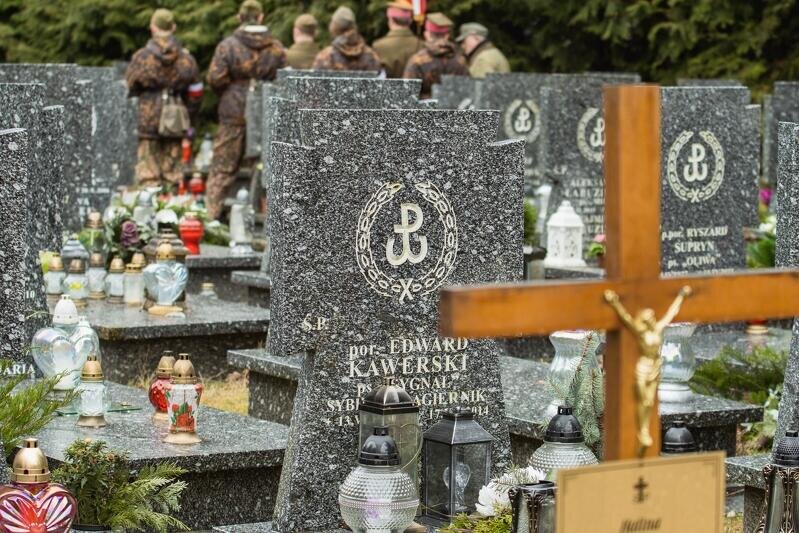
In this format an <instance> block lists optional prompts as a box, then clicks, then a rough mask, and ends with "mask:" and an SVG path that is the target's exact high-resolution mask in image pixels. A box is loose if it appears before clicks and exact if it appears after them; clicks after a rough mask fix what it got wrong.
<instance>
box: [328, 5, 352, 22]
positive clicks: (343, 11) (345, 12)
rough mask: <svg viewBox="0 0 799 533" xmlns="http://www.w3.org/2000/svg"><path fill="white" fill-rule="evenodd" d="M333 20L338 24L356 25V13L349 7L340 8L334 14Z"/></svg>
mask: <svg viewBox="0 0 799 533" xmlns="http://www.w3.org/2000/svg"><path fill="white" fill-rule="evenodd" d="M333 20H334V21H336V22H346V23H349V24H355V13H353V11H352V9H350V8H348V7H347V6H339V7H338V9H336V10H335V11H334V12H333Z"/></svg>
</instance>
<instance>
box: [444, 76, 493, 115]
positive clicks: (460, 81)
mask: <svg viewBox="0 0 799 533" xmlns="http://www.w3.org/2000/svg"><path fill="white" fill-rule="evenodd" d="M482 85H483V80H481V79H477V78H472V77H469V76H454V75H452V74H444V75H443V76H441V83H436V84H434V85H433V94H432V96H433V99H434V100H436V101H437V102H438V108H439V109H461V110H464V109H479V108H478V102H477V101H478V99H479V97H478V94H480V92H481V87H482Z"/></svg>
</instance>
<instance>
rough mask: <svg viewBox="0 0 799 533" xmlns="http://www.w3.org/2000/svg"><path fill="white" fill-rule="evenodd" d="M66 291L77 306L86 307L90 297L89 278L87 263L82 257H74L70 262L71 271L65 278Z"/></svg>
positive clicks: (64, 288) (64, 287)
mask: <svg viewBox="0 0 799 533" xmlns="http://www.w3.org/2000/svg"><path fill="white" fill-rule="evenodd" d="M63 290H64V293H65V294H67V295H68V296H69V297H70V298H72V301H73V302H74V304H75V306H76V307H86V299H87V298H88V297H89V279H88V278H87V277H86V263H84V262H83V260H82V259H73V260H72V262H71V263H70V264H69V273H68V274H67V275H66V277H65V278H64V285H63Z"/></svg>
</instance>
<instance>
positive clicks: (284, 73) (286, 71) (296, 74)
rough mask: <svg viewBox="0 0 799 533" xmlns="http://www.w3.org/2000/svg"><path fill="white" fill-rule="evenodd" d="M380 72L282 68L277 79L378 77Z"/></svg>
mask: <svg viewBox="0 0 799 533" xmlns="http://www.w3.org/2000/svg"><path fill="white" fill-rule="evenodd" d="M379 74H380V73H379V72H378V71H376V70H303V69H291V68H282V69H280V70H278V71H277V77H275V79H276V80H277V81H278V82H281V81H282V80H284V79H285V78H376V77H377V76H378V75H379Z"/></svg>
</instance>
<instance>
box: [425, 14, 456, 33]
mask: <svg viewBox="0 0 799 533" xmlns="http://www.w3.org/2000/svg"><path fill="white" fill-rule="evenodd" d="M453 25H454V23H453V22H452V21H451V20H450V19H449V17H447V16H446V15H445V14H444V13H439V12H435V13H428V14H427V20H426V21H425V23H424V29H425V30H427V31H429V32H432V33H447V32H448V31H449V30H450V28H452V26H453Z"/></svg>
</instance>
